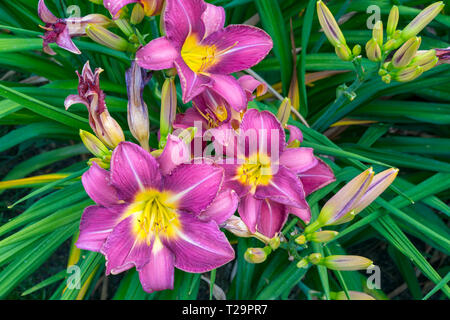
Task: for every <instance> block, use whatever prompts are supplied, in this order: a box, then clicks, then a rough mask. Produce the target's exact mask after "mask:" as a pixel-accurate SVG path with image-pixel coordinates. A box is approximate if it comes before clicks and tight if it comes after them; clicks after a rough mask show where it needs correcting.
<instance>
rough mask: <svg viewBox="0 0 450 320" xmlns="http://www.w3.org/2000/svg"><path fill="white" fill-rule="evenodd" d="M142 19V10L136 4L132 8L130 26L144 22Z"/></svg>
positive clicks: (143, 15)
mask: <svg viewBox="0 0 450 320" xmlns="http://www.w3.org/2000/svg"><path fill="white" fill-rule="evenodd" d="M144 17H145V12H144V8H143V7H142V6H141V5H140V4H139V3H136V4H135V5H134V7H133V11H131V17H130V22H131V23H132V24H139V23H141V22H142V20H144Z"/></svg>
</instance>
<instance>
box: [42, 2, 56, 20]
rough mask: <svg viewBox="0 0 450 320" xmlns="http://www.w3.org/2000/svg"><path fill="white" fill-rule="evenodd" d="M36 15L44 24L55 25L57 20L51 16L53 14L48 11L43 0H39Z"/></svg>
mask: <svg viewBox="0 0 450 320" xmlns="http://www.w3.org/2000/svg"><path fill="white" fill-rule="evenodd" d="M38 15H39V18H41V20H42V21H43V22H45V23H56V22H58V20H59V19H58V18H57V17H55V16H54V15H53V13H51V11H50V10H48V8H47V6H46V5H45V2H44V0H39V3H38Z"/></svg>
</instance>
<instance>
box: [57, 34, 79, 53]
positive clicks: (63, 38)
mask: <svg viewBox="0 0 450 320" xmlns="http://www.w3.org/2000/svg"><path fill="white" fill-rule="evenodd" d="M56 44H57V45H58V46H60V47H61V48H63V49H66V50H67V51H70V52H72V53H75V54H81V51H80V50H79V49H78V48H77V46H76V45H75V44H74V43H73V41H72V38H71V37H70V33H69V29H68V28H64V30H63V31H62V32H61V33H60V34H59V35H58V37H57V38H56Z"/></svg>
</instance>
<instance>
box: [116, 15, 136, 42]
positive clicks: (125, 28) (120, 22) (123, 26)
mask: <svg viewBox="0 0 450 320" xmlns="http://www.w3.org/2000/svg"><path fill="white" fill-rule="evenodd" d="M114 22H115V24H116V25H117V27H119V29H120V31H122V32H123V33H124V34H125V35H126V36H127V37H128V38H129V37H131V36H133V35H134V31H133V28H132V27H131V25H130V23H129V22H128V20H127V19H123V18H120V19H116V20H114Z"/></svg>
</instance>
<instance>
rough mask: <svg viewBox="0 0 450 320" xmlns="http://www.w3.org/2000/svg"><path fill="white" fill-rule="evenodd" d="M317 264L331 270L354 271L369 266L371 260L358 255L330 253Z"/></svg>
mask: <svg viewBox="0 0 450 320" xmlns="http://www.w3.org/2000/svg"><path fill="white" fill-rule="evenodd" d="M318 264H320V265H323V266H325V267H327V268H328V269H331V270H341V271H354V270H365V269H367V268H368V267H370V266H371V265H372V264H373V262H372V261H371V260H369V259H367V258H365V257H360V256H346V255H331V256H327V257H325V258H323V259H321V260H320V261H319V262H318Z"/></svg>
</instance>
